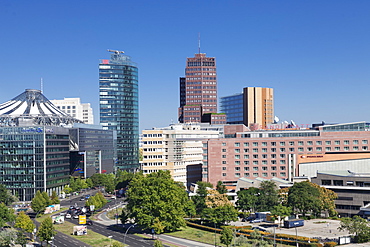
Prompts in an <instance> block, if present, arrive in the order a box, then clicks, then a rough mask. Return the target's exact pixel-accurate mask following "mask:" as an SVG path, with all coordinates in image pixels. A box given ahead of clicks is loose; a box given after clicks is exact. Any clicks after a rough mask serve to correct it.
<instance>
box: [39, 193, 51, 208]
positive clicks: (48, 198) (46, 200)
mask: <svg viewBox="0 0 370 247" xmlns="http://www.w3.org/2000/svg"><path fill="white" fill-rule="evenodd" d="M41 195H42V197H43V198H44V207H47V206H50V205H51V200H50V197H49V195H48V193H46V191H43V192H41Z"/></svg>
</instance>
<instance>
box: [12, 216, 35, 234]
mask: <svg viewBox="0 0 370 247" xmlns="http://www.w3.org/2000/svg"><path fill="white" fill-rule="evenodd" d="M14 227H16V228H20V229H22V230H23V231H25V232H27V233H32V232H33V230H34V229H35V227H36V226H35V224H34V223H33V221H32V220H31V218H30V217H29V216H28V215H27V214H25V213H24V212H23V211H21V212H20V213H19V214H18V216H17V218H16V219H15V225H14Z"/></svg>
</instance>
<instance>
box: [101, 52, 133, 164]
mask: <svg viewBox="0 0 370 247" xmlns="http://www.w3.org/2000/svg"><path fill="white" fill-rule="evenodd" d="M109 51H110V52H112V54H111V57H110V59H101V60H100V64H99V91H100V124H101V125H102V126H103V128H104V129H107V130H113V131H116V132H117V159H116V162H115V163H116V164H115V165H116V167H117V168H118V169H125V170H132V171H133V170H136V169H138V168H139V150H138V149H139V113H138V68H137V65H136V63H134V62H133V61H132V60H131V57H129V56H127V55H124V54H123V52H122V51H112V50H109Z"/></svg>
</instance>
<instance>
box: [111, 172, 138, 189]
mask: <svg viewBox="0 0 370 247" xmlns="http://www.w3.org/2000/svg"><path fill="white" fill-rule="evenodd" d="M134 176H135V173H132V172H128V171H125V170H124V171H122V170H118V171H117V173H116V178H115V183H116V190H120V189H126V188H127V186H128V184H129V183H130V182H131V180H132V179H133V178H134Z"/></svg>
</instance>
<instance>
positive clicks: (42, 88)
mask: <svg viewBox="0 0 370 247" xmlns="http://www.w3.org/2000/svg"><path fill="white" fill-rule="evenodd" d="M40 87H41V93H43V92H44V82H43V80H42V77H41V79H40Z"/></svg>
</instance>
